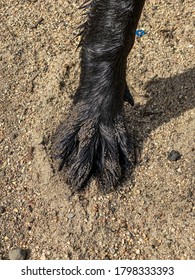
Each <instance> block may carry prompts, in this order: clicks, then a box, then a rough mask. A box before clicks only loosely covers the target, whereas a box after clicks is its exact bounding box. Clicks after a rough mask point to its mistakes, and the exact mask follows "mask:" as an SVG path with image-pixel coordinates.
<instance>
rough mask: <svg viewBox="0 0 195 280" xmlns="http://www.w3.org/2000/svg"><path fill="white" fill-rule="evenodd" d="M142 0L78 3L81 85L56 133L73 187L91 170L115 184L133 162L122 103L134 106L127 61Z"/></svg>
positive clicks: (102, 181) (102, 180)
mask: <svg viewBox="0 0 195 280" xmlns="http://www.w3.org/2000/svg"><path fill="white" fill-rule="evenodd" d="M144 2H145V1H144V0H93V1H85V2H84V4H83V5H82V6H81V8H83V9H86V10H87V13H86V14H87V21H86V22H85V23H84V24H83V25H82V26H81V42H80V46H81V74H80V84H79V87H78V89H77V91H76V93H75V96H74V101H73V107H72V109H71V112H70V114H69V117H68V118H67V119H66V121H65V123H64V124H63V125H62V126H60V129H59V131H58V137H57V139H58V140H57V141H59V143H58V155H59V156H58V158H60V166H59V169H60V170H64V171H65V172H66V175H67V181H68V183H69V184H70V185H71V186H72V187H74V188H75V189H81V188H83V187H84V186H85V185H86V183H87V182H88V180H89V178H90V177H91V176H92V175H95V176H96V177H97V179H98V182H99V184H100V185H101V186H102V187H103V188H111V187H115V186H116V185H117V183H118V182H119V180H120V179H121V177H122V174H123V171H125V170H128V169H131V167H132V166H133V165H134V148H133V142H132V141H131V140H130V137H129V135H128V132H127V129H126V126H125V123H124V115H123V103H124V100H127V101H128V102H129V103H130V104H131V105H133V98H132V96H131V95H130V92H129V90H128V87H127V85H126V62H127V56H128V53H129V52H130V50H131V48H132V47H133V44H134V39H135V31H136V27H137V24H138V20H139V18H140V15H141V11H142V8H143V5H144ZM59 135H60V139H59ZM54 142H55V141H54ZM64 167H65V168H64Z"/></svg>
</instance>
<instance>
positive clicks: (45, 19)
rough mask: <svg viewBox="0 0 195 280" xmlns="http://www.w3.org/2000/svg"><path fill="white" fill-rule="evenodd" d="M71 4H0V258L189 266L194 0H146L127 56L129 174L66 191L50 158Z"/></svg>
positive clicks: (25, 0)
mask: <svg viewBox="0 0 195 280" xmlns="http://www.w3.org/2000/svg"><path fill="white" fill-rule="evenodd" d="M81 2H82V1H81V0H79V1H78V0H58V1H52V0H47V1H46V0H34V1H33V0H21V1H16V0H1V1H0V15H1V17H0V18H1V32H0V37H1V38H0V64H1V80H0V92H1V94H0V125H1V126H0V181H1V185H0V258H2V259H7V258H8V254H9V251H10V250H11V249H13V248H16V247H20V248H24V249H27V250H28V252H29V254H28V258H30V259H194V258H195V247H194V244H195V219H194V213H195V211H194V210H195V206H194V198H195V197H194V196H195V195H194V186H195V180H194V178H195V176H194V175H195V162H194V159H195V142H194V140H195V109H194V107H195V90H194V84H195V83H194V81H195V80H194V78H195V68H194V62H193V57H194V46H193V43H194V42H193V39H192V38H193V36H192V32H193V28H194V26H193V18H192V13H193V6H194V3H193V2H194V1H193V0H169V1H167V0H166V1H164V0H162V1H158V0H150V1H146V2H147V3H146V6H145V9H144V12H143V15H142V19H141V21H140V25H139V27H140V28H141V29H144V30H145V31H146V35H145V36H143V37H142V38H137V39H136V43H135V46H134V48H133V51H132V52H131V54H130V56H129V60H128V73H127V81H128V84H129V85H131V86H132V87H133V88H134V98H135V102H136V105H135V107H133V108H132V107H130V106H128V105H125V113H126V121H127V123H128V128H129V131H130V132H133V133H134V135H135V138H136V141H137V145H138V147H139V150H140V151H141V159H140V163H139V164H138V165H137V166H136V168H135V170H134V172H133V174H132V176H130V177H129V178H128V180H126V181H125V182H124V183H123V185H121V186H119V188H118V189H117V190H116V191H113V192H111V193H107V194H103V193H101V192H100V191H99V190H98V187H97V186H96V183H95V181H92V182H91V184H90V186H89V187H88V188H87V189H86V190H85V191H84V192H82V193H80V194H75V195H72V193H71V191H70V188H69V187H68V186H67V185H66V184H65V183H64V181H63V179H62V177H61V176H60V175H59V173H58V172H56V170H55V169H54V167H53V162H52V161H51V159H50V156H49V155H50V148H51V136H52V134H53V133H54V131H55V129H56V127H57V126H58V125H59V124H60V122H62V121H63V120H64V118H65V116H66V113H67V112H68V111H69V109H70V107H71V103H72V96H73V94H74V91H75V89H76V88H77V86H78V80H79V71H80V69H79V51H78V50H77V46H78V42H79V38H76V37H75V35H76V34H77V30H76V27H77V26H78V25H79V23H80V22H81V21H82V18H81V11H79V10H78V7H79V5H80V4H81ZM171 150H177V151H179V152H180V154H181V155H182V157H181V159H180V160H178V161H169V160H168V159H167V156H168V154H169V152H170V151H171Z"/></svg>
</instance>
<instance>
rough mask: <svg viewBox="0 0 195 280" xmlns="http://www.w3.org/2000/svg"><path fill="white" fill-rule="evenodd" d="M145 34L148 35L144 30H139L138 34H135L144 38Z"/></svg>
mask: <svg viewBox="0 0 195 280" xmlns="http://www.w3.org/2000/svg"><path fill="white" fill-rule="evenodd" d="M145 34H146V32H145V31H144V30H142V29H137V30H136V32H135V35H136V36H137V37H143V36H144V35H145Z"/></svg>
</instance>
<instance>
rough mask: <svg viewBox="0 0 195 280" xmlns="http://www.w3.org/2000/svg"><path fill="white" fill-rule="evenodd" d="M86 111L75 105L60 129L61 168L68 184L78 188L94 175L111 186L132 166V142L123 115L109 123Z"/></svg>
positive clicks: (100, 181)
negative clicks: (65, 123)
mask: <svg viewBox="0 0 195 280" xmlns="http://www.w3.org/2000/svg"><path fill="white" fill-rule="evenodd" d="M80 108H81V107H80ZM86 112H87V110H86V109H85V110H80V109H78V107H77V106H75V107H74V109H73V111H72V114H71V116H70V117H69V120H68V122H67V123H68V125H67V126H66V125H63V127H62V128H61V129H60V137H61V140H60V143H59V144H58V151H59V152H58V158H59V160H60V164H59V170H63V171H65V173H66V178H67V182H68V184H70V185H71V186H72V187H73V188H74V189H76V190H79V189H82V188H83V187H85V185H86V184H87V182H88V181H89V179H90V178H91V176H96V177H97V181H98V183H99V185H100V186H101V187H102V188H103V189H110V188H112V187H115V186H116V185H117V183H118V182H119V181H120V180H121V178H122V177H123V174H124V172H125V171H126V170H128V169H131V167H133V165H134V147H133V143H132V142H131V141H130V138H129V135H128V133H127V130H126V127H125V125H124V121H123V116H122V114H121V115H118V116H116V117H115V118H114V119H113V120H112V122H111V121H109V122H108V121H106V120H104V121H102V120H100V118H99V117H96V116H90V115H88V114H86Z"/></svg>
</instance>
